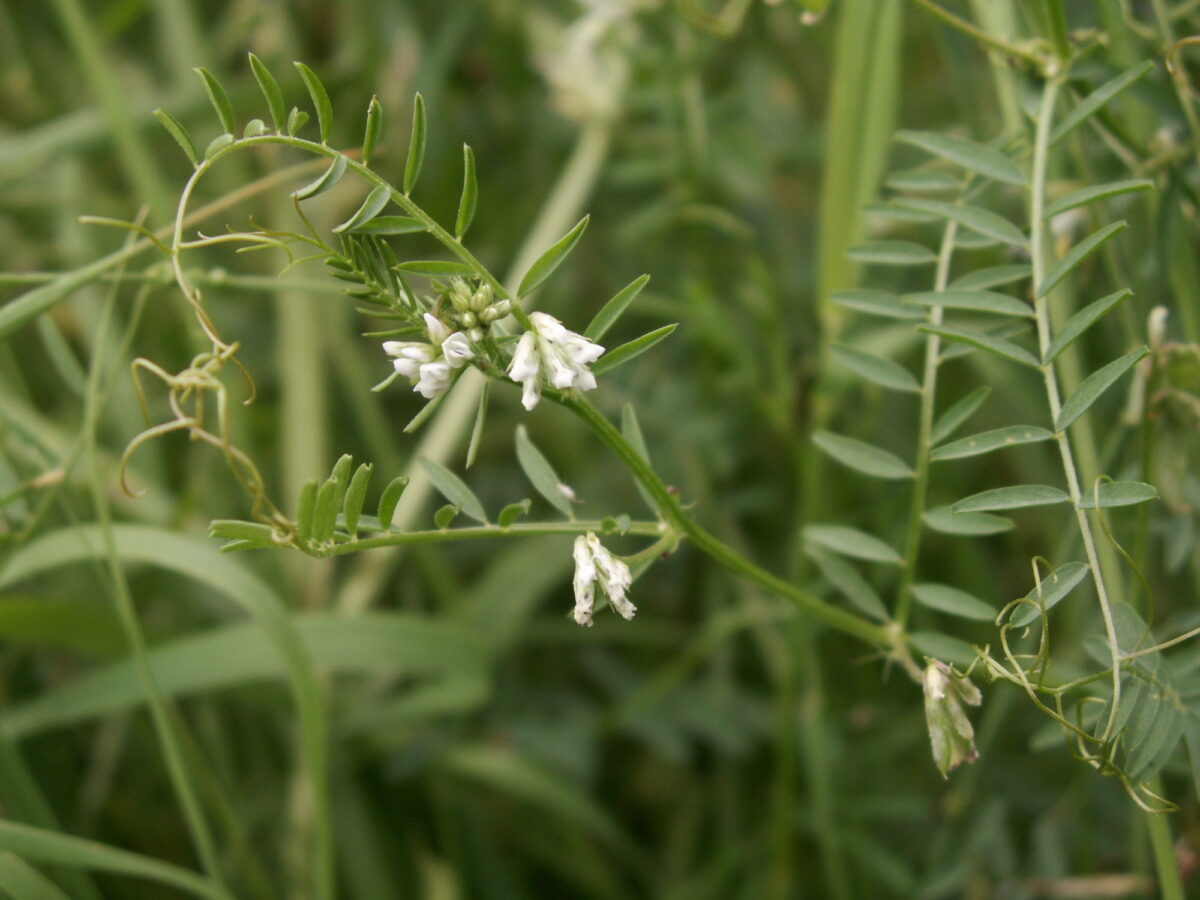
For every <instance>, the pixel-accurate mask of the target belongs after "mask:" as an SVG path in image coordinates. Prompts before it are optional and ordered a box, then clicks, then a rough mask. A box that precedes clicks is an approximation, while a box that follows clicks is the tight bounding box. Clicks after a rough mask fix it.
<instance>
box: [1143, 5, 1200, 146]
mask: <svg viewBox="0 0 1200 900" xmlns="http://www.w3.org/2000/svg"><path fill="white" fill-rule="evenodd" d="M1150 6H1151V7H1152V8H1153V9H1154V19H1155V22H1156V23H1157V25H1158V35H1159V40H1161V41H1162V44H1163V52H1164V53H1166V54H1168V58H1167V61H1168V63H1169V62H1170V61H1171V60H1170V53H1171V50H1172V48H1173V47H1174V46H1175V27H1174V26H1173V25H1172V24H1171V15H1170V11H1169V10H1168V9H1167V5H1166V3H1164V2H1163V0H1151V3H1150ZM1168 68H1169V70H1170V74H1171V82H1172V84H1173V85H1174V87H1175V96H1176V97H1178V98H1179V106H1180V108H1181V109H1182V110H1183V117H1184V119H1185V120H1186V121H1187V124H1188V131H1190V132H1191V134H1192V149H1193V151H1194V152H1195V154H1196V158H1197V159H1198V160H1200V117H1197V115H1196V108H1195V106H1193V105H1192V86H1191V84H1189V83H1188V74H1187V70H1186V69H1185V68H1184V67H1183V66H1182V65H1180V64H1179V63H1178V62H1176V63H1175V64H1174V65H1171V66H1169V67H1168Z"/></svg>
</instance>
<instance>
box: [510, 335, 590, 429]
mask: <svg viewBox="0 0 1200 900" xmlns="http://www.w3.org/2000/svg"><path fill="white" fill-rule="evenodd" d="M529 318H530V321H532V322H533V326H534V327H533V329H532V330H530V331H526V332H525V333H524V334H523V335H521V340H519V341H518V342H517V349H516V350H514V351H513V356H512V362H510V363H509V365H508V377H509V378H511V379H512V380H513V381H515V382H517V383H518V384H520V385H521V387H522V390H521V404H522V405H523V406H524V407H525V408H526V409H533V408H534V407H535V406H537V404H538V400H540V399H541V397H542V379H543V378H544V379H545V380H546V381H548V382H549V383H550V384H552V385H554V387H556V388H560V389H564V388H572V387H573V388H579V390H581V391H590V390H592V389H593V388H594V387H595V386H596V377H595V376H594V375H592V373H591V372H590V371H588V368H587V367H588V366H589V365H590V364H591V363H594V362H595V361H596V360H597V359H599V358H600V354H602V353H603V352H604V348H603V347H601V346H600V345H599V344H595V343H592V342H591V341H589V340H588V339H587V338H585V337H584V336H583V335H581V334H576V333H575V332H573V331H568V330H567V329H566V328H565V327H564V326H563V323H562V322H560V321H558V319H556V318H554V316H548V315H546V314H545V313H540V312H535V313H530V314H529Z"/></svg>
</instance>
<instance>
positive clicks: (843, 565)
mask: <svg viewBox="0 0 1200 900" xmlns="http://www.w3.org/2000/svg"><path fill="white" fill-rule="evenodd" d="M804 552H805V554H806V555H807V556H808V557H809V558H810V559H811V560H812V561H813V562H814V563H816V564H817V568H818V569H820V570H821V574H822V575H824V576H825V580H826V581H828V582H829V583H830V584H832V585H833V586H834V587H835V588H837V589H838V590H839V591H841V592H842V593H843V594H844V595H845V596H846V599H847V600H849V601H850V602H851V603H852V604H854V606H856V607H857V608H858V609H859V610H860V611H861V612H864V613H866V614H867V615H868V616H870V617H871V618H873V619H878V620H879V621H880V622H886V621H887V619H888V613H887V608H886V607H885V606H884V605H883V601H882V600H881V599H879V594H878V593H876V591H875V589H874V588H873V587H871V585H870V584H869V583H868V582H867V580H866V579H865V578H863V577H862V575H860V574H859V573H858V570H857V569H855V568H854V567H853V566H851V565H850V564H849V563H848V562H846V561H845V560H844V559H842V558H841V557H840V556H837V555H836V554H833V553H829V552H828V551H826V550H823V549H821V548H820V547H819V546H817V545H816V544H806V545H805V548H804Z"/></svg>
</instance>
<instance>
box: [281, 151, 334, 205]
mask: <svg viewBox="0 0 1200 900" xmlns="http://www.w3.org/2000/svg"><path fill="white" fill-rule="evenodd" d="M345 174H346V157H344V156H342V154H340V153H339V154H338V155H337V156H335V157H334V158H333V163H332V164H331V165H330V166H329V168H328V169H326V170H325V171H324V172H322V173H321V174H320V175H319V176H318V177H317V180H316V181H314V182H312V184H309V185H308V186H307V187H302V188H300V190H298V191H295V192H293V194H292V197H293V198H294V199H296V200H307V199H308V198H309V197H315V196H317V195H318V194H323V193H325V192H326V191H327V190H329V189H330V188H331V187H333V186H334V185H335V184H337V183H338V182H339V181H341V180H342V176H343V175H345Z"/></svg>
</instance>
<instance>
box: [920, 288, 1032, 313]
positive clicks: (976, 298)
mask: <svg viewBox="0 0 1200 900" xmlns="http://www.w3.org/2000/svg"><path fill="white" fill-rule="evenodd" d="M902 299H903V302H904V303H906V304H908V305H910V306H923V307H932V306H944V307H946V308H947V309H963V310H967V311H969V312H983V313H993V314H995V315H998V316H1030V317H1032V316H1033V307H1032V306H1030V305H1029V304H1028V303H1023V302H1022V301H1020V300H1018V299H1017V298H1016V297H1010V296H1008V294H998V293H996V292H994V291H965V290H962V289H961V288H957V289H952V290H948V291H922V292H920V293H916V294H905V295H904V297H903V298H902Z"/></svg>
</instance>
